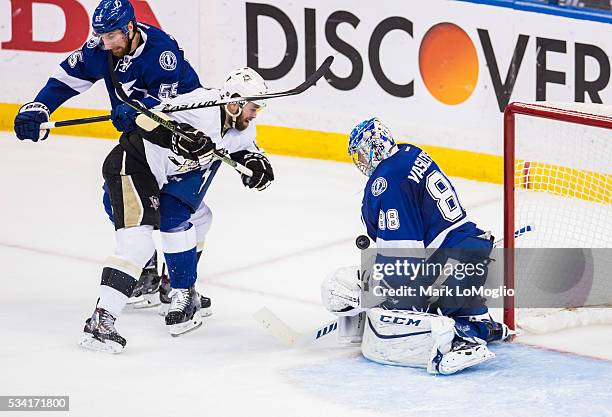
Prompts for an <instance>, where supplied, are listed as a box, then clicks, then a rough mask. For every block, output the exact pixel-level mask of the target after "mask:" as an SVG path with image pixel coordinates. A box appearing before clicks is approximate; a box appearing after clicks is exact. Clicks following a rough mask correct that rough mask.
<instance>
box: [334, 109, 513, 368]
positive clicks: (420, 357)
mask: <svg viewBox="0 0 612 417" xmlns="http://www.w3.org/2000/svg"><path fill="white" fill-rule="evenodd" d="M348 150H349V154H350V156H351V157H352V159H353V161H354V163H355V165H356V166H357V167H358V168H359V170H360V171H361V172H362V173H363V174H364V175H366V176H367V177H368V178H369V179H368V181H367V183H366V186H365V189H364V196H363V201H362V207H361V215H362V219H363V222H364V224H365V226H366V230H367V234H368V236H369V237H370V238H371V239H372V240H373V241H375V242H376V247H377V250H378V256H377V258H376V262H377V263H381V264H384V263H385V262H387V263H390V264H392V263H393V262H394V261H395V260H396V259H397V258H396V257H397V256H399V257H402V256H404V257H406V258H408V259H410V261H411V262H417V261H418V260H419V258H420V257H423V258H425V256H426V254H427V253H430V254H432V255H431V256H429V257H427V259H426V261H425V262H428V263H430V264H432V265H433V264H435V263H439V264H442V265H444V264H446V262H448V261H452V262H455V265H456V264H463V265H465V264H471V265H476V264H479V265H481V266H482V270H483V272H482V273H481V274H479V275H477V274H474V276H470V279H463V280H456V281H452V280H453V279H454V278H455V277H452V276H451V277H447V276H443V275H441V276H429V275H426V274H422V275H420V276H417V277H416V279H413V280H412V281H411V280H408V279H406V276H400V275H398V274H394V273H393V272H390V273H387V274H386V275H385V276H384V279H383V281H384V285H385V286H386V287H387V288H391V289H398V288H400V287H401V285H402V284H406V283H409V284H410V283H412V286H413V287H416V286H421V287H430V286H434V285H435V286H437V287H441V286H450V285H451V281H452V283H453V285H455V284H457V285H466V286H467V285H468V284H469V285H470V286H472V285H474V286H476V287H480V286H482V285H484V282H485V280H486V269H487V268H486V266H487V265H488V262H489V258H488V256H489V254H490V252H491V249H492V238H491V236H490V233H485V232H484V231H483V230H481V229H479V228H478V227H477V226H476V225H475V224H474V223H473V222H471V221H470V220H469V219H468V217H467V214H466V212H465V210H464V209H463V207H462V206H461V203H460V201H459V198H458V197H457V193H456V191H455V188H454V187H453V185H452V184H451V182H450V180H449V179H448V178H447V177H446V175H444V173H443V172H442V170H441V169H440V167H439V166H438V165H437V164H436V163H435V161H433V160H432V158H431V157H430V156H429V155H428V154H427V153H426V152H425V151H423V150H422V149H420V148H418V147H417V146H414V145H411V144H401V145H397V144H396V143H395V141H394V139H393V136H392V135H391V132H390V131H389V129H388V128H387V127H386V126H385V125H384V124H383V123H382V122H381V121H380V120H379V119H378V118H372V119H368V120H366V121H364V122H362V123H360V124H359V125H357V126H356V127H355V128H354V129H353V130H352V132H351V134H350V139H349V147H348ZM402 250H403V251H404V252H401V251H402ZM389 252H392V253H394V254H395V255H393V256H391V255H388V253H389ZM420 254H422V255H420ZM413 278H415V277H413ZM415 294H417V295H416V296H411V297H403V296H390V297H386V298H385V299H384V301H383V302H382V303H380V304H378V305H377V306H375V307H374V308H365V307H364V306H363V305H362V304H360V301H361V296H362V294H361V289H360V282H359V279H358V274H357V268H341V269H340V270H338V271H337V272H336V273H335V274H333V275H332V276H331V277H330V278H328V280H326V281H325V282H324V285H323V291H322V295H323V302H324V304H325V305H326V307H327V308H328V309H329V310H330V311H332V312H334V313H335V314H338V315H340V316H344V317H345V319H344V321H342V320H341V323H342V322H344V323H346V325H347V326H349V327H350V326H355V331H356V332H359V331H363V341H362V351H363V353H364V355H365V356H366V357H368V358H369V359H372V360H374V361H377V362H381V363H391V364H399V365H409V366H410V365H414V366H425V367H427V368H428V370H429V371H430V372H431V373H438V372H440V373H445V374H447V373H454V372H457V371H459V370H461V369H464V368H466V367H469V366H473V365H476V364H478V363H481V362H484V361H486V360H489V359H491V358H493V357H494V355H493V353H492V352H490V351H489V350H488V349H487V347H486V344H487V343H488V342H492V341H496V340H502V339H505V338H506V337H508V329H507V327H506V326H504V325H503V324H501V323H497V322H495V321H493V319H492V318H491V317H490V315H489V314H488V309H487V307H486V305H485V304H484V299H482V298H480V297H479V296H477V295H474V296H471V297H457V296H456V295H453V294H452V293H450V295H448V296H445V295H442V296H439V297H428V296H419V292H415ZM346 317H355V319H353V320H351V319H346ZM340 330H341V332H342V331H343V329H340ZM344 331H345V332H347V331H348V332H349V333H350V330H346V329H344Z"/></svg>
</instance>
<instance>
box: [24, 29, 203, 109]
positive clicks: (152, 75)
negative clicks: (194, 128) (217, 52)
mask: <svg viewBox="0 0 612 417" xmlns="http://www.w3.org/2000/svg"><path fill="white" fill-rule="evenodd" d="M138 29H139V31H140V34H141V38H142V40H141V42H140V45H139V46H138V48H136V50H135V51H134V52H133V53H132V54H131V55H126V56H125V57H123V58H117V57H113V61H114V64H115V73H116V75H117V79H118V80H119V82H121V83H122V84H123V86H124V87H123V88H124V89H125V90H126V92H127V94H128V95H129V96H130V98H132V99H135V100H138V101H140V102H141V103H142V104H143V105H144V106H146V107H147V108H151V107H154V106H156V105H158V104H159V103H160V101H161V100H165V99H169V98H172V97H175V96H177V95H179V94H185V93H189V92H191V91H193V90H195V89H196V88H198V87H200V86H201V85H200V80H199V78H198V75H197V74H196V72H195V71H194V69H193V67H192V66H191V64H189V62H188V61H187V60H186V59H185V57H184V54H183V50H182V49H180V48H179V46H178V44H177V42H176V40H174V38H172V37H171V36H170V35H168V34H166V33H165V32H163V31H162V30H160V29H157V28H155V27H152V26H148V25H145V24H142V23H138ZM98 42H99V41H98V38H96V37H92V38H90V39H89V40H88V41H87V43H85V44H84V45H83V47H82V48H81V49H79V50H77V51H75V52H73V53H72V54H70V55H69V56H68V58H66V59H65V60H64V61H63V62H62V63H61V64H60V68H59V70H58V72H57V73H56V74H55V75H53V76H52V77H51V78H49V81H48V82H47V84H46V85H45V87H44V88H43V89H42V90H41V91H40V92H39V93H38V95H37V96H36V99H35V101H39V102H41V103H44V104H45V105H46V106H47V107H48V108H49V111H51V112H53V111H55V110H56V109H57V108H58V107H59V106H61V105H62V104H63V103H64V102H65V101H66V100H68V99H69V98H71V97H74V96H76V95H77V94H80V93H82V92H84V91H86V90H88V89H89V88H90V87H91V86H92V85H93V84H94V83H95V82H96V81H98V80H101V79H104V82H105V83H106V89H107V90H108V95H109V97H110V101H111V107H112V108H115V107H116V106H118V105H119V104H121V103H122V102H121V100H119V98H118V97H117V95H116V94H115V91H114V88H113V83H112V82H111V79H110V73H109V71H108V63H107V54H108V53H109V52H108V51H105V50H103V49H101V48H100V47H99V46H98Z"/></svg>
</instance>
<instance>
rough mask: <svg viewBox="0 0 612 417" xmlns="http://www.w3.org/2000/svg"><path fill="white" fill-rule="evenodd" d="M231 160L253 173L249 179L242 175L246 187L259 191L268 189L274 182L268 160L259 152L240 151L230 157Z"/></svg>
mask: <svg viewBox="0 0 612 417" xmlns="http://www.w3.org/2000/svg"><path fill="white" fill-rule="evenodd" d="M230 156H231V158H232V159H233V160H234V161H236V162H238V163H239V164H242V165H244V166H245V167H247V168H249V169H250V170H251V171H253V175H252V176H250V177H247V176H246V175H244V174H242V175H241V176H242V183H243V184H244V186H245V187H248V188H255V189H257V190H258V191H261V190H264V189H266V188H267V187H268V186H269V185H270V183H272V181H274V171H273V170H272V165H271V164H270V161H268V158H266V157H265V156H264V155H262V154H260V153H257V152H249V151H238V152H234V153H233V154H231V155H230Z"/></svg>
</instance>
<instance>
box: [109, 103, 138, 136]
mask: <svg viewBox="0 0 612 417" xmlns="http://www.w3.org/2000/svg"><path fill="white" fill-rule="evenodd" d="M137 114H138V112H137V111H136V110H134V108H132V107H130V106H128V105H127V104H125V103H123V104H120V105H118V106H117V107H115V108H114V109H113V111H112V112H111V120H112V121H113V126H115V129H117V130H118V131H119V132H130V131H132V130H134V129H135V128H136V123H135V120H136V115H137Z"/></svg>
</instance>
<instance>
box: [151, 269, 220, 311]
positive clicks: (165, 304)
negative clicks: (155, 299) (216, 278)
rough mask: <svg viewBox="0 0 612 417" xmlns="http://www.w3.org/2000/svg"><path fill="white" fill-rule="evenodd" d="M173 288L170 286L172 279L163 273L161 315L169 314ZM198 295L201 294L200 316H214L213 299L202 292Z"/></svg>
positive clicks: (160, 292)
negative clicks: (170, 295)
mask: <svg viewBox="0 0 612 417" xmlns="http://www.w3.org/2000/svg"><path fill="white" fill-rule="evenodd" d="M171 290H172V288H170V280H168V276H167V275H162V276H161V286H160V288H159V301H160V304H161V305H160V306H159V310H158V313H159V315H160V316H162V317H166V314H168V309H170V302H171V301H172V300H171V299H170V297H169V296H168V294H170V291H171ZM198 295H199V296H200V306H201V309H200V316H201V317H210V316H212V308H211V305H212V301H211V299H210V298H208V297H204V296H203V295H202V294H198Z"/></svg>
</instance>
